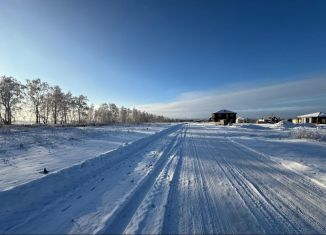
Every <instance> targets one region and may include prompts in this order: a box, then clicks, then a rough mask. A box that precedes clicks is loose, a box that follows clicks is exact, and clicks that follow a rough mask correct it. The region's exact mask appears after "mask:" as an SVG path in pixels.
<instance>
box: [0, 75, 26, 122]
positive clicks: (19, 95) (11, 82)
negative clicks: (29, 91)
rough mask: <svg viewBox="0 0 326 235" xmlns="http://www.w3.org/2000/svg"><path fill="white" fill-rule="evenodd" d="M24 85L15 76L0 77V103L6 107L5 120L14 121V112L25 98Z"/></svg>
mask: <svg viewBox="0 0 326 235" xmlns="http://www.w3.org/2000/svg"><path fill="white" fill-rule="evenodd" d="M23 90H24V86H23V85H22V84H21V83H20V82H18V81H17V80H16V79H14V78H13V77H6V76H2V77H0V104H1V105H2V106H3V107H4V111H5V115H4V118H3V122H4V123H5V124H8V125H10V124H11V123H12V117H13V112H14V111H15V109H16V108H17V105H18V104H19V103H20V102H21V100H22V99H23V97H24V96H23Z"/></svg>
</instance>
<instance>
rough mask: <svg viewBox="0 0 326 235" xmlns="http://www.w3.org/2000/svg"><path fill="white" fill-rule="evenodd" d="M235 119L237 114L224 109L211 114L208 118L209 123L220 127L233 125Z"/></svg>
mask: <svg viewBox="0 0 326 235" xmlns="http://www.w3.org/2000/svg"><path fill="white" fill-rule="evenodd" d="M236 119H237V113H235V112H232V111H230V110H226V109H222V110H220V111H217V112H215V113H212V117H211V118H210V120H211V121H213V122H217V123H219V124H221V125H227V124H231V123H235V121H236Z"/></svg>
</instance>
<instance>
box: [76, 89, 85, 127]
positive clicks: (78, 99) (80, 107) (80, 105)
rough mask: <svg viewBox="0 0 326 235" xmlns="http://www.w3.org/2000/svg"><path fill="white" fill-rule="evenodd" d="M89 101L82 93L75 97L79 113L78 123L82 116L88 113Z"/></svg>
mask: <svg viewBox="0 0 326 235" xmlns="http://www.w3.org/2000/svg"><path fill="white" fill-rule="evenodd" d="M87 101H88V99H87V97H86V96H84V95H80V96H78V97H76V98H75V104H76V108H77V114H78V123H81V118H82V116H85V115H86V111H87V110H88V105H87Z"/></svg>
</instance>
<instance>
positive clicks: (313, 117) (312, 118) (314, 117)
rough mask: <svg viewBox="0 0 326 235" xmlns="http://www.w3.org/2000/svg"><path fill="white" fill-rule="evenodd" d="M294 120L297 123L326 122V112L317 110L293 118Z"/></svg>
mask: <svg viewBox="0 0 326 235" xmlns="http://www.w3.org/2000/svg"><path fill="white" fill-rule="evenodd" d="M292 122H293V123H295V124H297V123H314V124H326V113H322V112H317V113H309V114H304V115H300V116H298V117H296V118H293V119H292Z"/></svg>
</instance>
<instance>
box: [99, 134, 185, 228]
mask: <svg viewBox="0 0 326 235" xmlns="http://www.w3.org/2000/svg"><path fill="white" fill-rule="evenodd" d="M182 131H183V128H181V129H180V130H179V131H178V133H177V134H176V136H175V137H174V138H173V139H172V140H171V142H170V143H169V144H168V146H166V148H165V149H164V152H163V154H162V155H161V157H160V159H159V160H158V161H157V162H156V164H155V165H154V167H153V170H152V171H151V172H150V173H149V174H148V175H147V176H146V177H145V178H144V179H143V180H142V182H140V183H139V184H138V186H137V188H136V189H135V190H134V191H133V192H131V193H130V195H129V196H128V197H127V198H126V200H125V201H124V203H123V204H122V205H119V207H117V208H116V209H115V211H114V212H113V214H112V216H111V217H110V218H108V219H107V221H106V225H105V226H104V228H102V229H100V230H96V231H95V233H98V234H108V233H110V234H121V233H123V232H124V230H125V229H126V228H127V226H128V224H129V223H130V221H131V220H132V217H133V216H134V214H135V212H136V211H137V209H138V207H139V206H140V205H141V203H142V201H143V200H144V198H145V197H146V195H147V193H148V192H149V191H150V189H151V188H152V187H153V185H154V183H155V181H156V180H157V178H158V177H159V175H160V173H161V172H162V170H163V169H164V168H165V167H167V165H168V164H169V162H170V161H169V159H170V160H171V158H169V157H170V156H171V155H173V154H174V153H175V152H176V151H177V149H178V147H179V145H180V134H181V133H182Z"/></svg>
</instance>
